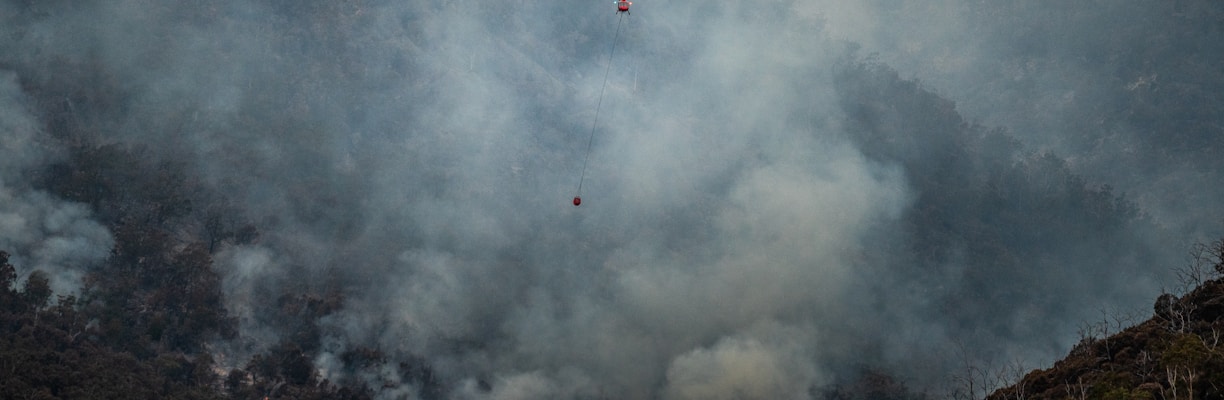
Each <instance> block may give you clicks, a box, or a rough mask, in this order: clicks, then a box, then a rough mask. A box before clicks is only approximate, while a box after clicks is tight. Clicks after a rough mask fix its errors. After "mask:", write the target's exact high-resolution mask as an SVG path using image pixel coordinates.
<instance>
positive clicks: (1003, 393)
mask: <svg viewBox="0 0 1224 400" xmlns="http://www.w3.org/2000/svg"><path fill="white" fill-rule="evenodd" d="M1194 254H1195V255H1196V257H1194V261H1193V262H1192V263H1191V265H1189V266H1187V267H1186V268H1185V269H1183V270H1182V271H1181V272H1183V273H1184V274H1183V277H1184V278H1186V279H1187V282H1191V283H1197V282H1201V283H1200V284H1199V285H1198V286H1197V287H1194V289H1193V290H1191V291H1190V292H1189V293H1186V294H1185V295H1183V296H1180V297H1178V296H1174V295H1172V294H1163V295H1161V296H1160V297H1159V298H1157V299H1156V303H1155V306H1154V311H1155V312H1154V314H1153V316H1152V317H1151V318H1150V319H1148V320H1147V321H1144V322H1142V323H1140V324H1138V325H1135V326H1132V327H1129V328H1126V329H1124V330H1122V331H1121V332H1117V333H1115V334H1112V335H1109V336H1107V337H1093V336H1091V335H1089V336H1086V337H1085V338H1084V339H1083V340H1082V341H1081V342H1080V344H1079V345H1077V346H1076V347H1075V348H1074V349H1072V350H1071V352H1070V354H1068V355H1067V357H1066V358H1064V359H1062V360H1060V361H1058V362H1056V363H1055V364H1054V365H1053V366H1052V367H1050V368H1048V369H1044V370H1035V371H1032V372H1030V373H1028V374H1027V375H1025V376H1024V377H1023V379H1021V380H1020V381H1019V382H1016V383H1015V384H1014V385H1012V386H1010V387H1006V388H1003V389H999V390H998V391H996V392H995V393H993V394H991V395H990V396H989V397H988V399H992V400H1005V399H1054V398H1058V399H1063V398H1068V397H1069V398H1073V399H1218V398H1221V397H1222V396H1224V278H1221V277H1220V275H1221V274H1224V263H1222V262H1221V260H1224V241H1217V242H1215V243H1213V244H1212V245H1210V246H1200V247H1198V248H1197V249H1196V252H1195V253H1194ZM1208 268H1211V269H1214V273H1212V272H1213V271H1210V270H1209V269H1208ZM1208 275H1211V276H1214V277H1215V279H1209V280H1205V281H1204V280H1201V279H1202V278H1203V277H1205V276H1208Z"/></svg>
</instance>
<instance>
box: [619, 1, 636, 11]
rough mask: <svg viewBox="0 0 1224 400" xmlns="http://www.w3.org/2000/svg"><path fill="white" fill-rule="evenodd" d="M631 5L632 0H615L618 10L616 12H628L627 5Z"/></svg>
mask: <svg viewBox="0 0 1224 400" xmlns="http://www.w3.org/2000/svg"><path fill="white" fill-rule="evenodd" d="M631 5H633V2H632V1H629V0H616V12H618V13H628V12H629V6H631Z"/></svg>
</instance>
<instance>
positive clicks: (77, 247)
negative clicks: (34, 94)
mask: <svg viewBox="0 0 1224 400" xmlns="http://www.w3.org/2000/svg"><path fill="white" fill-rule="evenodd" d="M27 104H28V99H26V98H25V96H24V94H23V93H22V91H21V87H20V85H19V84H18V82H17V77H16V75H15V74H14V73H13V72H12V71H5V70H2V69H0V152H2V153H3V154H4V156H3V157H0V249H4V250H5V251H7V252H9V253H10V255H11V256H12V258H11V260H12V262H13V264H14V265H17V266H19V267H20V268H21V269H20V270H18V274H19V275H22V276H24V275H27V274H28V273H29V272H30V271H32V270H41V271H43V272H44V273H46V274H47V278H48V279H50V284H51V288H52V289H53V290H55V291H56V292H58V293H61V294H72V293H75V292H76V291H77V290H78V289H79V288H80V285H81V277H82V275H83V274H84V268H86V267H89V266H91V265H93V264H94V263H97V262H98V261H100V260H102V259H104V258H105V257H106V256H107V255H108V254H109V253H110V248H111V246H112V244H113V240H112V238H111V235H110V232H108V231H107V230H106V228H105V227H103V226H102V225H100V224H98V223H97V222H94V221H92V220H91V219H90V218H91V216H90V212H89V209H88V208H87V207H85V206H83V205H80V204H74V203H70V202H66V201H63V200H60V199H57V198H55V197H54V196H52V195H50V194H47V193H46V192H43V191H40V190H35V189H33V188H31V186H30V182H29V179H28V178H29V176H30V175H31V173H32V172H33V171H37V170H38V168H40V167H46V166H47V165H48V164H49V163H50V161H51V160H54V159H55V157H57V156H60V154H59V153H58V151H57V150H58V149H57V148H55V147H54V146H53V145H52V144H51V142H50V141H47V140H44V139H45V138H42V137H40V134H41V128H40V126H39V124H38V122H37V118H36V117H35V116H34V115H32V114H31V113H30V110H29V109H28V108H27Z"/></svg>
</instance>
